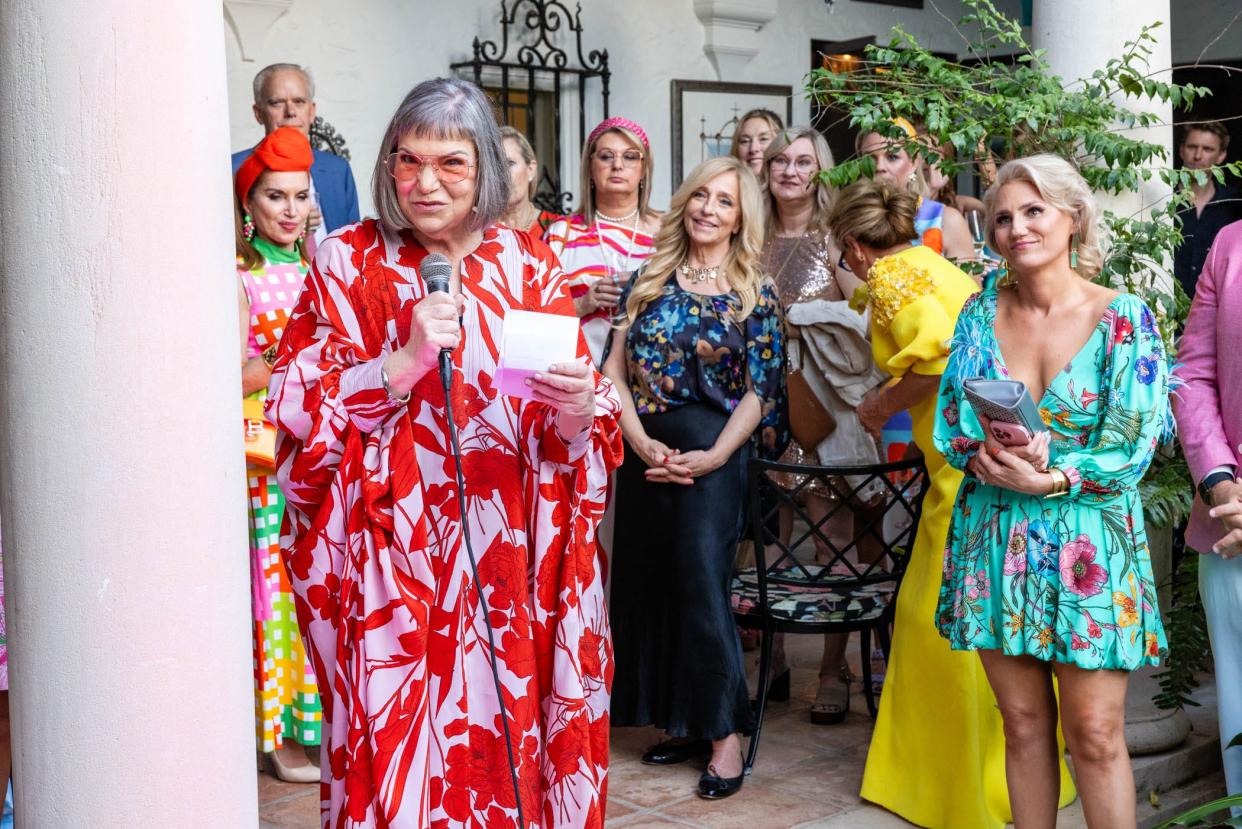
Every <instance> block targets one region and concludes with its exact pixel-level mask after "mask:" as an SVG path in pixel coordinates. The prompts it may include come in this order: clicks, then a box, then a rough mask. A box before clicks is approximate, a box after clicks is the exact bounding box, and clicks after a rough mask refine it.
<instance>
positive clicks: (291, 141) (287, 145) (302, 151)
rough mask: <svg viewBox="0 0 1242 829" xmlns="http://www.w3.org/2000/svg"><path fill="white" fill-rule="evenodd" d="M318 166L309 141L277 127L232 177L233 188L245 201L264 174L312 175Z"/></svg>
mask: <svg viewBox="0 0 1242 829" xmlns="http://www.w3.org/2000/svg"><path fill="white" fill-rule="evenodd" d="M314 163H315V154H314V153H313V152H311V145H310V141H308V140H307V139H306V136H305V135H303V134H302V131H301V130H299V129H298V128H297V127H278V128H276V129H275V130H273V131H272V132H271V133H269V134H268V136H267V137H266V138H264V139H263V140H262V141H260V142H259V146H257V147H255V148H254V152H252V153H251V154H250V156H249V158H247V159H246V160H245V161H243V162H242V163H241V166H240V167H238V168H237V175H235V176H234V177H233V186H234V187H235V188H236V189H237V197H238V198H239V199H245V198H246V196H248V195H249V194H250V188H252V187H254V183H255V182H256V181H258V180H259V176H261V175H263V173H264V171H265V170H277V171H279V172H293V173H297V172H310V168H311V165H312V164H314Z"/></svg>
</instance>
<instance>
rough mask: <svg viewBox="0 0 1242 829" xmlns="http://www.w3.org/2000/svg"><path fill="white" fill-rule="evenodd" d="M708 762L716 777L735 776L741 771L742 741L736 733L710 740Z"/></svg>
mask: <svg viewBox="0 0 1242 829" xmlns="http://www.w3.org/2000/svg"><path fill="white" fill-rule="evenodd" d="M710 764H711V769H712V770H713V772H714V773H715V775H716V776H717V777H725V778H728V777H737V776H738V775H740V774H741V773H742V741H741V740H740V739H738V736H737V735H736V734H730V735H729V736H728V737H725V738H724V739H723V740H712V759H711V760H710Z"/></svg>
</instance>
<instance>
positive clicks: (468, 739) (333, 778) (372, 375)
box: [267, 220, 622, 829]
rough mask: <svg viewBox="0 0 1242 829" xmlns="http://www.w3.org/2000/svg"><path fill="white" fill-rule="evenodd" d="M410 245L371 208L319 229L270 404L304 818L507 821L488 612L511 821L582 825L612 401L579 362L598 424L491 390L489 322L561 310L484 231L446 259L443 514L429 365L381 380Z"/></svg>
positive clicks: (363, 825) (590, 773) (613, 451)
mask: <svg viewBox="0 0 1242 829" xmlns="http://www.w3.org/2000/svg"><path fill="white" fill-rule="evenodd" d="M425 255H426V251H425V250H424V249H423V248H422V247H421V246H420V245H419V244H418V243H417V242H416V241H415V240H414V238H413V236H411V235H410V234H409V233H408V232H402V233H400V234H393V233H391V232H389V231H387V230H384V229H382V228H381V227H380V226H379V225H378V224H377V223H376V222H375V221H374V220H367V221H364V222H362V223H360V224H356V225H351V226H349V227H346V228H343V229H341V230H338V231H337V232H336V233H334V234H333V235H332V236H330V237H329V238H328V239H327V240H326V241H325V242H324V243H323V244H322V245H321V246H320V248H319V251H318V253H317V255H316V259H315V263H314V267H313V269H312V271H311V274H310V275H309V276H308V277H307V280H306V287H305V289H304V290H303V293H302V296H301V298H300V299H299V300H298V304H297V306H296V307H295V308H294V311H293V314H292V316H291V317H290V320H289V325H288V327H287V328H286V331H285V336H284V339H283V340H282V341H281V347H280V353H279V355H278V358H277V363H276V367H275V370H274V373H273V377H272V384H271V387H270V390H271V394H270V397H269V398H268V404H267V405H268V417H269V418H271V419H272V421H273V422H274V423H275V424H276V425H277V426H278V427H279V428H280V430H281V432H282V434H281V436H280V439H279V440H278V443H277V466H278V474H279V478H280V483H281V487H282V489H283V490H284V492H285V496H286V499H287V516H286V521H285V530H284V533H283V535H282V544H281V547H282V551H283V552H284V556H285V561H286V563H287V565H288V568H289V575H290V577H291V580H292V583H293V590H294V593H295V596H296V604H297V613H298V620H299V622H300V623H301V627H302V632H303V635H304V637H305V638H306V640H307V644H308V648H307V649H308V651H309V652H310V656H311V662H312V664H313V665H314V668H315V673H316V675H317V676H318V678H319V687H320V689H321V692H322V693H323V720H324V733H323V739H324V743H325V745H324V750H323V758H324V762H323V786H322V788H321V791H322V796H323V802H322V810H321V815H322V825H323V826H324V827H325V829H326V827H331V828H332V829H378V827H384V829H428V828H429V827H430V829H449V827H475V829H481V828H482V827H487V828H488V829H493V827H494V828H495V829H508V828H509V827H514V826H516V824H517V820H516V809H515V806H516V800H515V798H514V792H513V789H512V787H511V784H510V773H509V762H508V758H507V756H506V748H505V740H504V736H503V729H502V725H503V723H502V720H501V716H502V715H501V710H500V706H499V701H498V700H497V699H496V691H495V688H494V686H493V680H492V670H491V666H490V662H489V655H488V654H489V647H488V636H487V630H486V626H487V625H488V624H489V623H490V625H491V627H492V628H493V630H494V634H495V642H496V651H497V657H498V659H497V661H498V667H499V675H500V681H501V686H502V689H503V696H504V702H505V713H506V714H507V724H508V727H509V730H510V732H511V733H512V735H513V748H514V754H515V762H516V765H517V771H518V776H519V779H520V781H521V783H520V787H521V793H522V807H523V812H524V817H525V821H526V825H525V826H524V827H522V829H530V827H540V829H562V827H565V828H568V827H575V828H577V827H600V826H602V823H603V819H604V799H605V793H606V791H607V772H608V728H609V716H608V707H609V688H610V685H611V681H612V644H611V638H610V633H609V628H608V614H607V611H606V609H605V604H604V590H603V584H602V579H601V573H600V561H599V557H598V556H597V554H596V543H595V531H596V527H597V524H598V522H599V518H600V516H602V515H603V512H604V505H605V499H606V494H607V486H608V477H609V473H610V472H611V470H612V469H613V468H614V467H615V466H616V465H617V463H618V462H619V460H620V457H621V451H622V443H621V431H620V428H619V426H618V425H617V414H618V412H619V411H620V400H619V398H618V396H617V392H616V390H615V389H614V388H613V386H612V384H611V383H609V382H608V380H607V379H605V378H603V377H601V376H599V375H598V374H597V375H596V390H595V391H596V419H595V422H594V425H593V427H592V428H591V429H589V430H587V431H586V432H584V433H582V434H580V435H578V436H576V437H574V438H573V439H572V440H565V439H564V438H562V437H561V436H560V434H559V433H558V432H557V430H556V427H555V420H556V416H555V412H554V411H553V410H552V409H551V408H550V407H548V406H547V405H545V404H542V403H536V402H532V401H526V400H519V399H517V398H512V397H507V396H504V395H501V394H499V393H498V392H497V390H496V386H495V384H494V382H493V377H494V376H495V373H496V366H497V361H498V359H499V353H498V350H499V343H500V342H501V341H502V334H503V328H504V320H505V316H506V313H507V312H508V311H509V310H511V309H526V310H539V311H544V312H547V313H554V314H564V315H573V305H572V301H571V300H570V297H569V292H568V290H567V287H566V282H565V278H564V276H563V275H562V273H561V269H560V267H559V266H558V265H557V263H556V259H555V258H554V257H553V255H552V253H551V251H549V250H548V248H547V247H546V246H545V245H544V244H543V243H542V242H539V241H538V240H534V239H532V238H531V237H530V236H529V235H528V234H525V233H518V232H515V231H512V230H508V229H502V228H497V227H492V228H489V229H488V230H486V231H485V232H484V234H483V240H482V242H481V243H480V245H479V247H478V248H477V249H476V250H475V251H474V252H472V253H471V254H469V255H467V256H466V257H465V258H463V260H462V262H461V271H462V293H464V294H465V296H466V312H465V316H464V322H463V325H462V342H461V344H460V345H459V346H458V348H457V349H456V350H455V351H454V353H453V364H454V372H453V386H452V389H451V391H450V394H451V397H452V402H453V412H454V419H455V422H456V424H457V427H458V430H459V434H460V445H461V450H462V463H463V466H464V470H465V480H466V491H465V493H464V494H465V501H466V505H465V510H466V514H465V515H464V516H462V515H461V513H460V512H459V510H458V501H457V485H456V481H455V479H454V475H453V463H452V455H451V452H450V449H449V442H448V431H447V429H448V426H447V422H446V409H445V405H444V404H445V399H444V392H443V390H442V388H441V386H440V381H439V377H438V376H437V373H436V372H435V371H431V372H429V373H428V374H427V375H425V376H424V377H423V379H422V380H421V381H420V382H419V383H418V384H417V385H416V386H415V388H414V389H413V391H412V394H411V397H410V400H409V402H408V403H401V402H400V401H397V400H394V399H393V398H391V397H390V396H389V395H388V394H387V393H386V392H385V391H384V388H383V382H382V379H381V374H380V369H381V367H382V364H383V359H384V357H385V356H387V354H388V353H389V352H391V351H392V350H393V349H395V348H397V347H398V346H399V344H400V343H403V342H405V341H406V340H407V338H408V337H409V331H410V318H411V314H412V311H413V306H414V305H415V304H416V303H417V302H418V301H419V300H421V299H422V298H423V297H425V296H426V293H427V292H426V288H425V287H424V284H423V281H422V279H421V278H420V276H419V275H418V273H417V271H416V266H417V264H418V263H419V262H421V261H422V258H423V256H425ZM579 359H580V360H582V361H583V362H585V361H586V360H587V352H586V343H585V342H583V341H581V340H580V342H579ZM463 524H465V525H467V526H468V527H469V529H470V536H471V540H472V546H473V549H474V552H475V555H476V556H477V558H478V570H479V580H478V582H477V583H476V581H475V580H474V579H473V577H472V574H471V571H470V564H469V560H468V558H467V556H466V550H465V548H464V544H463V535H462V525H463ZM480 593H481V594H482V596H483V597H484V598H485V599H486V601H487V606H488V608H489V609H490V614H489V615H488V616H487V617H484V615H483V613H482V612H481V610H482V608H481V606H480V601H479V597H480Z"/></svg>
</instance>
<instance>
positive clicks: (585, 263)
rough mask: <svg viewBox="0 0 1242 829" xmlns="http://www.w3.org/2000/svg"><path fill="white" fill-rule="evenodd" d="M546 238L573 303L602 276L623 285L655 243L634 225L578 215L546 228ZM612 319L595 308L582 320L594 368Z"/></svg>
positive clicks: (610, 311) (610, 312)
mask: <svg viewBox="0 0 1242 829" xmlns="http://www.w3.org/2000/svg"><path fill="white" fill-rule="evenodd" d="M546 238H547V242H548V246H549V247H551V248H552V252H553V253H555V254H556V255H557V256H558V257H559V258H560V260H561V268H562V269H563V270H564V271H565V273H566V275H568V277H569V292H570V294H571V295H572V296H573V297H574V299H577V298H578V297H580V296H582V295H583V294H585V293H586V292H587V291H588V290H589V289H590V287H591V285H593V284H594V283H595V282H596V281H597V280H599V279H601V278H603V277H605V276H610V275H611V276H614V278H616V279H618V280H619V281H620V282H621V283H622V284H624V283H625V282H626V281H628V280H629V275H630V273H631V272H633V271H634V270H636V269H637V268H638V267H639V266H640V265H641V264H642V263H643V261H644V260H646V259H647V257H649V256H651V254H652V253H653V252H654V251H655V240H654V239H652V238H651V237H650V236H648V235H647V234H646V233H643V232H642V231H641V230H639V229H638V226H637V225H636V224H628V225H624V224H613V223H611V222H605V221H598V222H593V223H591V224H587V223H586V220H584V219H583V218H582V216H580V215H574V216H570V217H569V218H566V219H561V220H560V221H558V222H555V223H554V224H553V225H551V226H550V227H549V228H548V231H547V236H546ZM612 315H613V309H611V308H598V309H596V310H595V311H593V312H592V313H590V314H588V315H587V316H585V317H583V318H582V334H583V336H585V337H586V341H587V346H588V347H589V348H590V349H591V359H592V360H594V361H595V364H596V365H597V366H598V365H599V364H600V360H601V358H602V356H603V353H604V343H605V342H607V340H608V332H609V331H610V330H611V328H612Z"/></svg>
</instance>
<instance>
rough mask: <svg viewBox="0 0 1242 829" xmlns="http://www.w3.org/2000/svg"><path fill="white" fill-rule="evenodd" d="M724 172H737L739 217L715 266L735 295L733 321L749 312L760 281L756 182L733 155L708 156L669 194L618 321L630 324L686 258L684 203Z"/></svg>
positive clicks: (759, 201)
mask: <svg viewBox="0 0 1242 829" xmlns="http://www.w3.org/2000/svg"><path fill="white" fill-rule="evenodd" d="M724 173H733V174H734V175H736V176H737V185H738V186H737V189H738V207H739V208H741V214H742V221H741V227H739V228H738V231H737V233H735V234H733V238H732V240H730V242H729V252H728V253H726V254H725V258H724V262H723V263H721V266H720V270H721V273H723V274H724V275H725V277H726V278H727V279H728V281H729V287H730V288H731V289H732V291H733V292H734V293H735V294H736V295H737V298H738V306H737V309H736V311H735V312H734V316H733V319H734V322H741V321H742V320H744V319H746V317H748V316H750V312H751V311H753V310H755V305H756V304H757V303H758V301H759V287H760V285H761V284H762V282H763V279H764V275H763V271H762V270H761V269H760V267H759V257H760V255H761V252H762V250H763V199H762V198H761V196H760V194H759V181H758V179H756V178H755V174H754V173H752V172H751V171H750V168H749V167H747V166H746V164H745V163H743V162H742V161H739V160H738V159H736V158H734V157H733V156H731V155H726V156H719V157H717V158H709V159H708V160H707V161H704V162H703V163H702V164H700V165H698V166H697V167H695V168H694V169H693V170H691V171H690V175H688V176H686V179H685V181H683V182H682V183H681V186H680V187H678V188H677V192H676V193H674V194H673V198H672V201H671V202H670V203H669V206H668V211H667V212H666V213H664V215H663V216H662V217H661V218H660V230H659V231H658V232H657V233H656V237H655V252H654V253H652V254H651V257H650V258H649V259H648V260H647V261H646V263H645V264H644V265H643V268H642V270H641V272H640V273H639V275H638V278H637V280H635V282H634V287H633V288H632V289H631V290H630V296H629V299H628V300H626V303H625V321H624V322H623V323H622V324H623V325H630V324H632V323H633V322H634V320H635V319H637V318H638V315H639V314H640V313H642V310H643V308H645V307H647V304H648V303H650V302H651V301H652V300H654V299H655V298H656V297H658V296H659V295H660V294H661V292H662V291H663V290H664V286H665V285H666V284H667V283H668V281H669V280H670V279H676V278H677V276H676V275H677V268H678V266H680V265H681V264H682V263H683V262H685V261H686V257H687V256H688V255H689V253H690V237H689V236H688V235H687V234H686V223H685V222H686V205H687V203H689V201H690V197H691V196H692V195H694V192H695V191H696V190H698V189H699V188H701V187H704V186H706V185H707V183H708V182H710V181H711V180H712V179H714V178H716V176H719V175H722V174H724Z"/></svg>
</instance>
